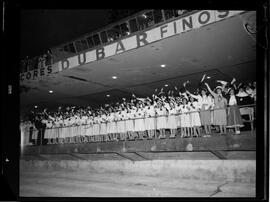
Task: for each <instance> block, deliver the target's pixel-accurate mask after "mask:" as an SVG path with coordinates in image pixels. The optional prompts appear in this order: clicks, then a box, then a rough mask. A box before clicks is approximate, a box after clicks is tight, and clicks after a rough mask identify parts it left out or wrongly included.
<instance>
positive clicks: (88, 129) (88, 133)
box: [85, 124, 93, 136]
mask: <svg viewBox="0 0 270 202" xmlns="http://www.w3.org/2000/svg"><path fill="white" fill-rule="evenodd" d="M85 135H86V136H92V135H93V125H92V124H89V125H86V126H85Z"/></svg>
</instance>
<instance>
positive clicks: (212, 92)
mask: <svg viewBox="0 0 270 202" xmlns="http://www.w3.org/2000/svg"><path fill="white" fill-rule="evenodd" d="M205 85H206V87H207V89H208V91H209V92H210V93H211V95H213V96H214V97H216V96H217V94H216V93H214V91H212V90H211V88H210V87H209V85H208V83H205Z"/></svg>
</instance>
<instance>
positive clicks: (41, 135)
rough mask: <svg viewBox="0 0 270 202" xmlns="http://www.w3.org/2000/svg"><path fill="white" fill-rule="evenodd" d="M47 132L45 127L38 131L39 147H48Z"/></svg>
mask: <svg viewBox="0 0 270 202" xmlns="http://www.w3.org/2000/svg"><path fill="white" fill-rule="evenodd" d="M45 130H46V128H45V127H42V128H40V129H39V130H38V138H37V145H46V144H47V139H44V134H45Z"/></svg>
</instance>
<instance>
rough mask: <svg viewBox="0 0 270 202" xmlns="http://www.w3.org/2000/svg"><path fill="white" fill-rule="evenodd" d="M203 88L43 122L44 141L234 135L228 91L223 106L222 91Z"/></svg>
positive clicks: (236, 119) (233, 103)
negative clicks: (214, 129) (230, 132)
mask: <svg viewBox="0 0 270 202" xmlns="http://www.w3.org/2000/svg"><path fill="white" fill-rule="evenodd" d="M205 86H206V88H205V89H201V92H200V93H197V94H196V95H195V94H192V93H190V92H189V91H188V90H187V89H186V91H185V93H182V94H181V93H179V95H180V96H168V97H166V96H164V95H162V96H161V97H157V96H153V99H150V98H145V99H137V98H136V99H133V100H131V102H124V103H121V104H119V105H118V106H117V107H107V108H105V109H103V108H101V109H99V110H95V111H94V110H88V111H87V110H85V111H83V112H82V111H81V112H79V113H74V112H72V115H70V114H69V113H68V112H66V113H65V114H61V115H58V116H57V115H56V116H49V118H48V119H44V120H43V122H44V123H45V124H46V125H47V129H46V131H45V138H47V139H49V144H51V143H67V142H68V143H74V142H81V141H83V142H89V141H118V140H134V139H145V138H148V139H152V138H153V137H157V138H160V139H162V138H166V137H167V136H166V130H167V131H169V132H170V135H169V138H175V136H176V134H178V133H177V131H179V132H180V137H198V136H202V131H203V134H204V136H209V135H210V134H211V129H212V127H211V126H213V125H214V126H216V127H217V129H218V130H219V132H220V134H226V132H227V131H226V129H227V128H233V129H234V130H235V133H236V134H239V133H240V127H242V126H243V122H242V118H241V114H240V112H239V109H238V107H237V100H236V97H235V94H234V89H231V90H230V91H228V92H229V93H228V94H229V98H228V100H227V99H226V98H225V97H224V92H223V89H222V88H220V87H217V88H216V89H215V90H212V89H211V88H210V87H209V85H208V84H207V83H205ZM207 90H208V92H209V95H207ZM227 105H229V107H228V109H227ZM201 126H203V128H202V129H203V130H201ZM56 139H57V141H56Z"/></svg>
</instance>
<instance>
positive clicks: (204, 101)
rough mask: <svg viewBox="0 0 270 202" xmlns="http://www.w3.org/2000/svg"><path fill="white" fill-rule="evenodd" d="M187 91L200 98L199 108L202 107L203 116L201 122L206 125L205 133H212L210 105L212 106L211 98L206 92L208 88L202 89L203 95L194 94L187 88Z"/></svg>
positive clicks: (201, 114)
mask: <svg viewBox="0 0 270 202" xmlns="http://www.w3.org/2000/svg"><path fill="white" fill-rule="evenodd" d="M187 93H188V94H189V95H190V96H191V97H193V98H195V99H197V100H198V104H199V106H200V107H199V108H200V117H201V124H202V125H203V127H204V130H205V134H206V135H207V136H209V134H210V133H211V114H210V111H209V109H210V106H211V99H210V97H209V96H207V94H206V89H204V88H203V89H201V95H194V94H192V93H190V92H189V91H188V90H187Z"/></svg>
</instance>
